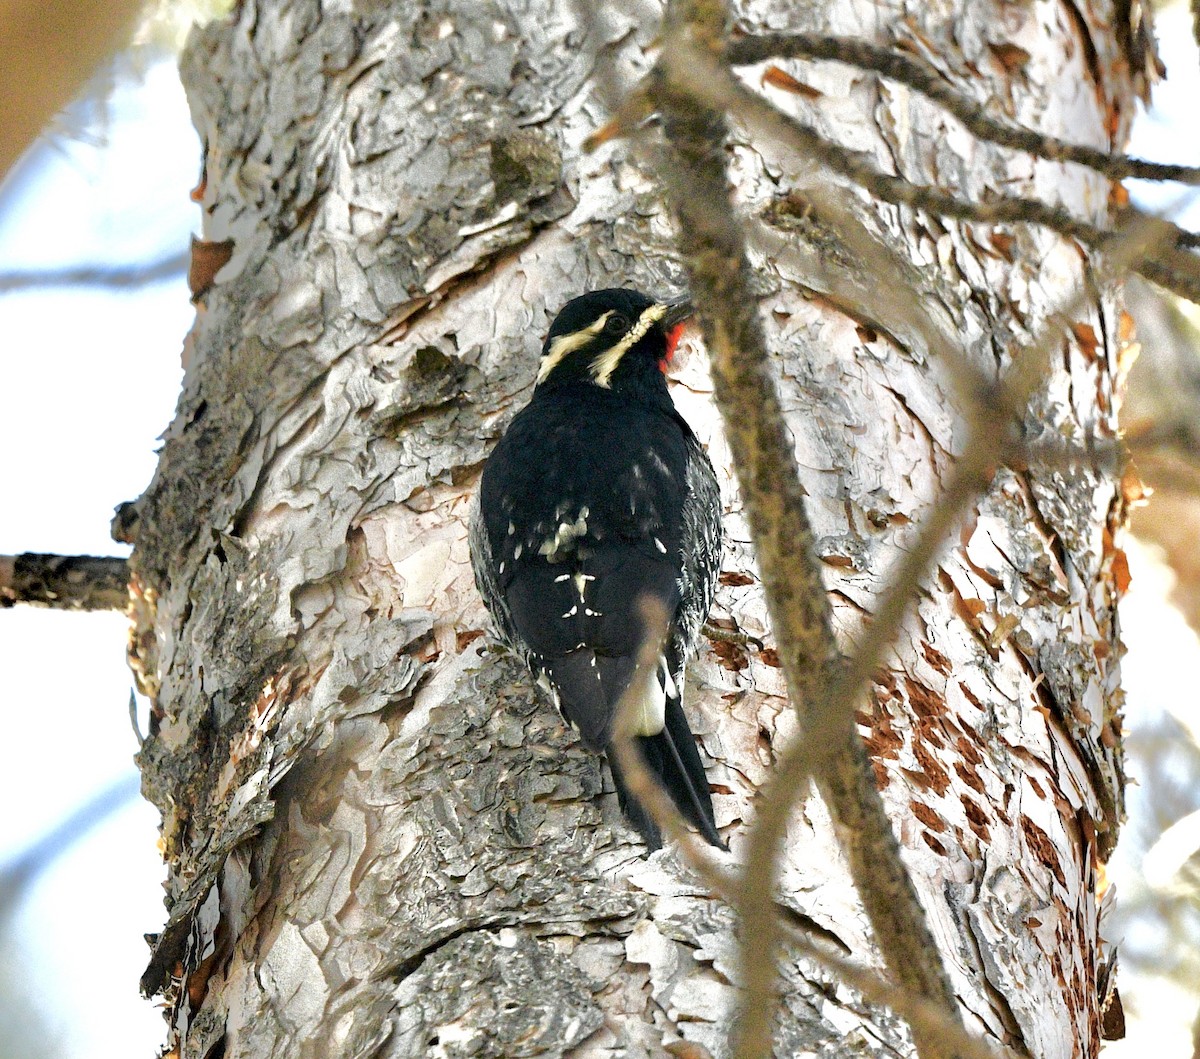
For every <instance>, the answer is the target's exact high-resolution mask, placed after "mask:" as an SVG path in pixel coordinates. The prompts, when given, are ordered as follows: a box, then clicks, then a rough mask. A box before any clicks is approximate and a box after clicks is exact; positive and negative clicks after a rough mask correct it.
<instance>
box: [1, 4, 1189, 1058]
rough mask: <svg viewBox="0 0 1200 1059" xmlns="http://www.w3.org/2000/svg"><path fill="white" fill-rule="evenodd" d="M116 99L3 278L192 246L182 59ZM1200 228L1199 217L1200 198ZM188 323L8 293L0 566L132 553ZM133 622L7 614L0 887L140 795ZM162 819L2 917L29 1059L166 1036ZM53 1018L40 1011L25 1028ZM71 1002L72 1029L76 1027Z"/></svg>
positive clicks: (127, 1050) (1152, 1041) (1172, 122)
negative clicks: (89, 821)
mask: <svg viewBox="0 0 1200 1059" xmlns="http://www.w3.org/2000/svg"><path fill="white" fill-rule="evenodd" d="M1159 35H1160V38H1161V40H1162V52H1163V58H1164V61H1165V62H1166V63H1167V66H1168V69H1169V72H1170V80H1169V81H1168V82H1167V83H1166V84H1165V85H1163V86H1160V88H1159V90H1158V92H1157V93H1156V99H1157V102H1158V105H1159V108H1160V113H1161V114H1162V117H1161V118H1159V117H1155V118H1151V119H1149V120H1144V121H1141V122H1139V124H1138V126H1137V131H1136V136H1135V142H1134V144H1133V150H1134V151H1135V152H1136V153H1140V154H1143V155H1145V156H1148V157H1153V158H1156V159H1159V160H1162V161H1178V162H1192V163H1200V136H1197V135H1196V132H1195V129H1196V126H1195V123H1194V117H1195V114H1194V112H1195V100H1197V99H1200V76H1198V73H1197V72H1198V70H1200V63H1198V61H1197V56H1196V53H1195V50H1194V46H1192V45H1191V33H1190V27H1189V26H1188V24H1187V13H1186V9H1185V8H1184V7H1183V6H1182V5H1179V6H1177V7H1176V8H1175V9H1173V10H1172V11H1171V12H1168V13H1167V14H1165V15H1163V16H1160V21H1159ZM108 109H109V114H110V117H109V123H108V126H107V128H102V129H98V130H94V136H95V137H96V138H97V140H98V142H97V143H95V144H92V143H83V142H79V141H71V140H65V139H61V138H60V139H57V140H55V141H54V142H53V144H52V145H46V144H44V145H43V146H41V147H40V148H38V149H37V150H36V152H35V153H34V155H33V156H32V157H31V158H30V159H28V160H27V162H26V164H25V165H24V167H23V168H22V169H21V170H20V171H19V172H18V174H16V176H15V178H14V179H13V180H11V181H10V182H9V183H8V184H7V185H5V186H4V187H3V189H0V275H2V274H5V273H8V272H11V271H14V270H18V269H20V270H27V269H59V268H63V267H68V266H78V265H99V266H108V267H112V266H117V265H122V264H133V263H138V262H144V261H150V260H157V259H159V258H162V257H167V256H170V255H172V254H175V253H178V252H179V251H181V250H182V249H184V248H185V247H186V245H187V241H188V237H189V234H190V233H191V232H192V231H193V229H194V226H195V225H196V224H197V220H198V218H197V210H196V207H195V205H194V204H193V203H191V202H190V201H189V199H188V191H189V189H190V188H191V187H192V185H193V184H194V183H195V182H196V179H197V171H198V163H199V148H198V144H197V142H196V137H195V134H194V132H193V131H192V128H191V124H190V121H189V119H188V113H187V107H186V103H185V101H184V97H183V93H182V89H181V88H180V86H179V83H178V78H177V76H176V74H175V72H174V68H173V65H172V64H171V63H161V64H159V65H157V66H154V67H153V68H152V69H151V70H150V71H149V72H148V74H147V75H146V77H145V79H144V81H143V82H141V83H128V84H126V85H124V86H123V87H120V88H119V89H118V90H117V91H116V93H115V95H114V97H113V98H112V100H111V104H110V107H109V108H108ZM1180 129H1186V130H1187V133H1186V135H1181V134H1180V132H1179V130H1180ZM89 135H92V134H89ZM1177 194H1178V191H1177V189H1175V188H1171V189H1169V190H1168V192H1167V195H1168V198H1172V197H1174V196H1176V195H1177ZM1149 200H1150V196H1149V195H1147V196H1146V201H1147V202H1149ZM1187 219H1188V220H1189V221H1190V222H1191V223H1192V225H1193V226H1198V225H1200V204H1194V205H1193V208H1192V210H1191V212H1190V215H1189V216H1188V217H1187ZM191 318H192V310H191V306H190V305H189V303H188V297H187V291H186V287H185V285H184V283H183V280H182V278H176V279H173V280H170V281H167V282H163V283H158V284H155V285H153V286H149V287H145V288H142V289H140V290H137V291H131V292H113V291H109V290H96V289H83V288H77V289H70V290H60V289H50V290H40V291H39V290H31V291H23V292H20V293H15V294H4V293H0V336H3V338H2V339H0V342H2V343H3V344H2V345H0V350H2V352H3V354H4V364H5V386H6V398H7V400H6V401H5V408H4V414H3V415H0V454H2V456H0V460H2V462H0V480H2V481H3V483H4V491H3V505H4V507H3V511H4V517H3V518H0V554H6V553H15V552H21V551H51V552H62V553H66V554H74V553H94V554H114V553H121V552H124V551H126V550H127V549H123V548H120V547H118V546H117V545H114V544H113V543H112V541H111V540H110V538H109V534H108V521H109V518H110V517H111V512H112V509H113V507H114V506H115V505H116V504H118V503H120V502H121V501H123V500H128V499H132V498H134V497H136V496H138V495H139V494H140V493H141V492H142V490H143V489H144V488H145V486H146V484H147V482H148V481H149V479H150V477H151V475H152V473H153V470H154V464H155V448H156V441H155V439H156V437H157V435H158V434H159V433H161V431H162V430H163V429H164V428H165V427H166V425H167V423H168V422H169V420H170V418H171V414H172V410H173V407H174V402H175V397H176V394H177V392H178V387H179V378H180V369H179V350H180V345H181V342H182V339H183V336H184V334H185V332H186V330H187V328H188V326H189V325H190V322H191ZM1145 355H1150V354H1149V353H1147V354H1145ZM1134 562H1135V567H1134V570H1135V579H1134V584H1133V589H1132V591H1131V594H1130V597H1129V599H1128V601H1127V604H1126V610H1125V628H1126V630H1127V639H1128V642H1129V645H1130V652H1129V655H1128V656H1127V658H1126V661H1125V670H1126V678H1127V680H1126V683H1127V690H1128V692H1129V716H1130V718H1131V719H1132V720H1133V723H1135V724H1136V723H1138V718H1139V717H1141V718H1153V717H1154V716H1155V715H1156V714H1157V713H1159V712H1160V704H1161V703H1162V702H1164V701H1166V700H1167V699H1168V698H1169V696H1170V693H1171V689H1173V688H1179V687H1188V688H1190V687H1192V686H1193V685H1194V673H1195V670H1196V668H1197V667H1198V665H1200V662H1197V661H1196V660H1195V658H1196V654H1195V652H1196V651H1197V645H1196V640H1195V637H1194V635H1192V634H1191V632H1190V630H1189V629H1187V627H1186V626H1185V625H1184V624H1183V623H1182V620H1181V619H1179V618H1178V616H1177V615H1175V614H1174V612H1166V611H1165V610H1164V607H1163V603H1162V595H1161V593H1162V592H1163V591H1164V588H1163V578H1164V577H1165V576H1167V575H1164V574H1163V573H1162V572H1161V571H1157V572H1156V570H1155V567H1154V566H1153V560H1152V559H1151V558H1150V557H1149V556H1146V555H1142V554H1141V553H1135V555H1134ZM125 631H126V625H125V621H124V619H123V618H122V617H120V616H118V615H112V614H109V615H72V614H59V613H52V612H47V611H35V610H30V609H16V610H9V611H0V703H2V705H0V709H2V711H3V713H2V715H3V717H4V718H5V721H6V732H5V735H6V738H5V739H4V740H3V742H0V805H4V806H5V807H6V810H5V812H4V813H3V815H2V816H0V876H2V873H3V870H4V868H5V867H6V866H7V865H8V864H10V863H11V861H12V859H13V858H14V857H16V856H17V855H18V854H20V853H21V852H22V851H24V850H26V849H27V848H28V847H29V845H30V844H31V843H32V842H33V841H34V840H35V839H37V838H38V837H39V836H42V835H44V834H45V833H46V832H47V830H48V829H50V828H51V827H53V826H54V825H55V824H57V823H58V822H60V821H61V820H63V818H64V817H66V816H67V815H68V814H69V813H70V812H71V811H72V810H73V809H75V808H76V807H78V806H79V805H81V804H82V803H84V802H85V801H87V800H88V799H89V798H91V797H94V796H95V795H97V794H98V793H99V792H102V791H104V790H106V789H108V788H110V787H111V786H112V785H113V784H114V783H121V782H122V781H124V782H125V783H126V784H127V787H126V788H125V789H126V791H128V790H129V788H130V787H132V786H133V785H135V784H136V773H135V771H134V769H133V766H132V754H133V753H134V751H135V749H136V744H135V741H134V735H133V732H132V729H131V726H130V723H129V720H128V716H127V702H128V698H129V690H130V684H131V678H130V674H129V671H128V669H127V668H126V666H125V661H124V644H125ZM1189 652H1190V654H1189ZM1136 797H1137V796H1136V791H1135V793H1134V795H1133V798H1132V801H1133V802H1134V803H1135V804H1136ZM156 828H157V814H156V813H155V811H154V810H152V809H151V808H150V807H149V806H148V805H147V804H145V803H143V802H141V801H140V799H137V798H128V800H126V801H125V804H124V808H122V809H121V810H120V811H119V812H117V813H116V814H115V815H112V816H110V817H108V818H107V820H106V822H105V823H104V824H102V825H100V826H98V827H96V828H95V829H94V830H92V831H91V832H90V834H89V835H88V837H87V838H86V839H84V840H83V841H81V842H78V843H76V844H74V845H72V846H71V847H70V848H69V850H68V852H67V853H65V854H64V855H63V856H61V857H59V858H58V859H56V860H54V861H53V862H52V863H51V864H50V865H49V866H48V867H47V868H46V870H45V871H44V872H42V873H41V874H40V875H39V876H38V877H37V878H36V880H34V882H33V883H32V884H31V885H30V886H29V887H28V888H27V889H26V890H25V891H23V892H22V895H21V897H20V899H19V900H18V902H17V904H16V906H15V907H13V908H4V907H0V1023H4V1024H5V1025H6V1032H8V1030H7V1027H9V1026H13V1025H14V1021H13V1020H14V1019H15V1020H17V1022H18V1023H21V1022H24V1023H25V1024H24V1025H23V1026H21V1025H19V1024H18V1025H17V1028H18V1030H20V1029H22V1028H23V1029H24V1030H25V1031H26V1033H25V1036H26V1037H27V1038H28V1039H27V1041H26V1042H23V1043H24V1047H23V1049H22V1050H23V1053H24V1055H25V1056H26V1057H28V1059H37V1057H39V1056H42V1055H46V1056H50V1055H53V1056H55V1057H56V1059H110V1057H111V1059H118V1057H119V1059H131V1057H137V1056H146V1057H149V1056H151V1055H153V1054H156V1052H157V1049H158V1047H159V1045H160V1044H161V1043H162V1040H163V1038H164V1032H163V1024H162V1021H161V1018H160V1016H159V1014H158V1013H157V1012H156V1011H155V1010H154V1009H152V1007H151V1006H150V1005H149V1004H148V1003H146V1002H145V1001H142V1000H140V999H139V998H138V997H137V992H136V983H137V979H138V977H139V975H140V974H141V971H142V969H143V967H144V965H145V962H146V956H147V952H148V950H147V948H146V945H145V943H144V942H143V940H142V938H141V935H142V934H143V933H145V932H148V931H153V930H156V929H158V927H159V926H160V924H161V921H162V915H163V913H162V901H161V885H160V884H161V880H162V877H163V869H162V866H161V864H160V862H159V859H158V856H157V853H156V852H155V847H154V843H155V839H156V837H157V832H156ZM1137 867H1138V865H1137V864H1136V863H1130V862H1129V859H1128V857H1125V859H1121V858H1118V861H1117V863H1116V864H1114V866H1113V876H1114V878H1117V879H1119V880H1120V881H1119V882H1118V886H1119V888H1120V887H1124V886H1133V885H1136V878H1137ZM16 969H19V973H15V974H14V971H15V970H16ZM1121 981H1122V992H1123V994H1124V996H1125V998H1126V1004H1127V1007H1130V1008H1133V1007H1134V1003H1131V1001H1135V1002H1136V1006H1137V1008H1138V1009H1139V1010H1140V1011H1141V1013H1142V1014H1143V1016H1144V1018H1143V1019H1142V1020H1141V1021H1140V1022H1131V1025H1130V1031H1131V1035H1130V1039H1129V1041H1128V1044H1127V1045H1126V1046H1125V1047H1124V1048H1123V1049H1122V1051H1121V1054H1122V1055H1124V1054H1128V1055H1129V1056H1130V1057H1133V1056H1134V1055H1139V1056H1140V1055H1143V1054H1147V1053H1148V1052H1149V1050H1150V1049H1151V1048H1153V1049H1154V1050H1155V1054H1157V1055H1159V1056H1161V1059H1173V1057H1174V1056H1179V1057H1180V1059H1185V1057H1186V1056H1187V1055H1189V1054H1190V1050H1189V1048H1190V1046H1188V1045H1187V1042H1186V1032H1187V1024H1188V1022H1189V1021H1190V1019H1191V1017H1192V1014H1193V1010H1192V1009H1191V1008H1189V1007H1186V1006H1185V1004H1184V1002H1183V1001H1182V1000H1181V999H1180V997H1178V996H1177V995H1175V994H1174V993H1172V992H1170V991H1169V990H1166V989H1163V988H1157V987H1156V988H1152V989H1149V990H1145V991H1143V992H1141V993H1136V991H1135V990H1134V989H1133V988H1131V987H1132V986H1133V985H1134V984H1135V983H1134V982H1132V981H1131V980H1130V979H1129V976H1127V975H1123V976H1122V979H1121ZM1189 1003H1194V1002H1189ZM22 1005H25V1007H24V1008H22ZM39 1010H40V1011H41V1012H42V1019H43V1021H42V1022H41V1023H40V1024H39V1023H37V1022H33V1021H28V1020H29V1019H31V1018H32V1016H31V1015H30V1014H29V1011H39ZM72 1012H74V1013H75V1014H76V1015H77V1020H75V1021H71V1020H67V1019H65V1016H67V1015H69V1014H70V1013H72ZM85 1027H86V1029H85ZM9 1043H12V1042H11V1041H10V1042H9ZM1117 1051H1118V1050H1117V1049H1113V1050H1112V1053H1111V1055H1112V1059H1117Z"/></svg>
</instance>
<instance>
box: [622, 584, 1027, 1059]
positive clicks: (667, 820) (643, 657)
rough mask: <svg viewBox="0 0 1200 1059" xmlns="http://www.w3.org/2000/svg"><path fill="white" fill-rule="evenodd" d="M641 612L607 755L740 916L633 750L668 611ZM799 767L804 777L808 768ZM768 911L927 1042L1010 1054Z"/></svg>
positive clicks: (709, 859) (964, 1054)
mask: <svg viewBox="0 0 1200 1059" xmlns="http://www.w3.org/2000/svg"><path fill="white" fill-rule="evenodd" d="M640 610H641V616H642V621H643V627H644V629H645V630H646V632H645V635H644V637H643V639H642V643H641V646H640V648H639V651H638V659H637V666H636V667H635V675H634V677H633V678H632V680H631V681H630V685H629V690H627V691H626V693H625V695H624V696H623V697H622V699H621V702H620V704H619V705H618V707H617V722H616V727H615V729H614V732H613V744H612V753H614V754H615V755H616V758H617V764H618V766H619V767H620V769H621V772H622V775H623V776H624V777H625V782H626V784H627V786H628V787H629V790H630V792H631V793H632V794H633V796H634V797H635V798H637V799H638V801H639V802H640V803H641V804H642V806H643V807H644V808H645V809H646V811H647V812H648V813H649V814H650V816H651V817H652V818H653V820H654V822H655V823H656V824H658V826H659V827H660V829H661V830H662V831H663V832H664V834H667V835H669V836H670V837H671V838H672V839H673V840H674V841H675V843H676V845H677V848H678V850H679V852H680V853H681V855H682V856H683V859H684V861H685V862H686V863H687V865H688V867H689V868H691V869H692V870H693V871H694V872H695V873H696V875H698V876H699V877H700V879H701V880H702V881H703V882H704V883H706V884H707V885H708V887H709V888H710V890H711V892H712V893H713V895H714V896H716V897H718V898H720V899H721V900H723V901H725V902H726V903H727V904H728V905H729V906H730V907H731V908H734V909H740V908H742V907H744V905H745V903H746V885H747V884H746V882H745V881H744V880H743V879H742V878H741V877H740V876H738V875H737V874H735V873H733V872H731V871H730V870H729V869H727V868H725V867H724V866H723V865H722V864H721V863H720V862H719V861H718V860H717V858H716V857H715V856H714V854H713V852H712V850H711V848H710V847H709V846H707V845H706V844H704V843H703V842H701V841H700V840H699V839H698V838H697V837H696V835H694V834H693V833H692V832H691V831H690V830H689V829H688V826H687V824H686V822H685V821H684V819H683V816H682V815H681V814H680V812H679V810H678V808H676V806H675V804H674V802H672V801H671V799H670V798H669V797H668V796H667V794H666V792H665V791H664V790H663V789H662V787H660V786H659V784H658V783H656V782H655V781H654V778H653V777H652V776H651V774H650V770H649V769H648V768H647V767H646V764H645V762H644V761H643V760H642V756H641V754H639V753H638V751H637V746H636V743H635V741H634V733H635V719H636V717H637V712H638V707H639V703H638V694H639V693H638V689H639V688H641V687H642V686H643V682H642V681H641V680H640V679H639V674H646V673H652V672H653V671H654V670H655V669H656V668H657V666H658V659H659V655H660V653H661V651H662V645H663V643H664V642H665V640H666V637H667V621H668V615H667V611H666V608H665V607H664V606H663V605H662V604H661V603H660V602H659V601H658V600H656V599H654V598H652V597H644V598H643V599H642V600H641V601H640ZM798 750H799V752H800V756H801V757H802V758H804V759H805V760H806V761H807V759H808V758H810V757H811V756H812V755H811V750H812V743H810V742H808V741H804V740H801V741H800V743H799V744H798ZM802 768H803V771H804V772H805V774H807V771H808V767H807V765H804V766H802ZM770 904H771V914H772V916H773V918H774V921H775V923H776V924H777V928H778V930H779V931H780V934H781V935H782V936H783V937H784V938H785V940H786V942H787V944H788V946H789V947H790V948H792V949H795V950H798V951H799V952H801V953H802V954H803V955H805V956H807V957H808V958H809V959H812V960H814V961H815V962H816V963H819V964H820V965H821V966H823V967H825V968H826V969H828V970H830V971H833V972H834V973H835V974H836V975H837V976H838V977H839V978H840V979H841V980H842V981H844V982H845V983H847V984H848V985H850V986H851V987H853V988H854V989H857V990H858V992H859V993H861V994H862V996H863V997H864V998H865V999H866V1000H868V1001H869V1002H871V1003H873V1004H880V1005H882V1006H885V1007H889V1008H891V1009H892V1010H893V1011H895V1012H897V1013H898V1014H899V1015H901V1016H902V1017H903V1018H905V1019H907V1020H908V1021H909V1022H910V1023H911V1024H912V1025H914V1026H918V1025H919V1026H921V1027H922V1028H923V1032H925V1033H927V1034H929V1035H930V1036H935V1035H940V1036H942V1037H944V1038H945V1039H946V1041H947V1043H948V1044H949V1045H950V1046H951V1047H952V1048H953V1049H954V1050H955V1053H956V1055H957V1056H958V1057H960V1059H1000V1057H1002V1056H1012V1055H1013V1054H1014V1053H1012V1052H1011V1051H1010V1050H1009V1049H1006V1048H999V1049H996V1048H993V1047H991V1046H990V1045H989V1044H988V1043H987V1042H986V1041H984V1040H982V1039H980V1038H979V1037H975V1036H973V1035H971V1034H970V1033H968V1032H967V1031H966V1029H965V1028H964V1027H963V1026H962V1025H961V1024H960V1023H959V1022H957V1021H956V1020H954V1019H952V1018H950V1017H949V1016H948V1014H947V1012H946V1011H945V1010H944V1009H943V1008H942V1007H939V1005H937V1004H935V1003H933V1002H931V1001H929V1000H926V999H925V998H924V997H922V996H920V995H918V994H914V993H912V992H910V991H908V990H906V989H905V988H904V987H903V986H897V985H893V984H892V983H891V982H889V981H887V980H886V979H884V978H882V977H880V975H879V974H877V973H876V972H874V971H872V970H870V969H869V968H866V967H863V966H862V965H861V964H858V963H855V962H853V961H851V960H848V959H846V957H845V956H844V955H842V954H841V953H840V952H836V951H834V949H833V947H832V945H831V943H830V942H829V941H828V940H824V939H822V938H821V936H820V934H819V933H815V932H814V925H813V924H811V922H806V921H805V920H804V919H803V918H802V917H801V916H800V915H799V913H797V912H795V911H793V910H792V909H790V908H788V907H786V906H784V905H781V904H779V903H777V902H776V901H775V900H774V899H772V900H771V902H770ZM742 933H743V936H744V937H746V938H754V939H755V942H756V944H757V941H758V937H757V935H755V934H754V933H753V931H752V930H751V928H750V927H749V925H748V924H746V923H743V925H742Z"/></svg>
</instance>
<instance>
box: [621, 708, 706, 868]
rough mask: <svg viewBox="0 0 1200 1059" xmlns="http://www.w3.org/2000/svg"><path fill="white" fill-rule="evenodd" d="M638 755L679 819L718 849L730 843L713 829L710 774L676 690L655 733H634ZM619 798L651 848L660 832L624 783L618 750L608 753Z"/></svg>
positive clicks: (659, 842)
mask: <svg viewBox="0 0 1200 1059" xmlns="http://www.w3.org/2000/svg"><path fill="white" fill-rule="evenodd" d="M636 742H637V744H638V749H639V750H640V751H641V755H642V760H643V761H644V762H645V763H646V767H647V768H648V769H649V770H650V773H651V775H653V776H654V778H655V779H656V780H657V781H658V782H659V784H660V785H661V786H662V788H663V790H665V791H666V792H667V793H668V794H669V795H670V796H671V801H673V802H674V803H675V807H676V808H677V809H678V810H679V812H680V813H681V814H682V815H683V818H684V819H685V820H687V821H688V822H689V823H690V824H692V825H693V826H694V827H695V828H696V830H697V831H699V832H700V834H702V835H703V836H704V837H705V839H707V840H708V841H709V842H710V843H711V844H712V845H714V846H716V847H717V848H718V849H727V848H728V847H727V846H726V845H725V843H724V842H723V841H722V840H721V836H720V834H719V833H718V832H717V827H716V821H715V820H714V819H713V807H712V798H711V796H710V795H709V792H708V777H707V776H705V774H704V765H703V764H702V763H701V761H700V752H699V751H698V750H697V749H696V740H695V737H694V736H693V735H692V730H691V729H690V728H689V727H688V723H687V718H686V717H685V716H684V713H683V707H682V706H681V705H680V702H679V698H678V697H677V696H676V695H670V696H668V698H667V704H666V724H665V726H664V727H663V730H662V731H661V732H659V733H658V734H657V735H650V736H638V737H637V740H636ZM608 764H609V767H610V768H611V769H612V774H613V782H614V783H615V784H616V787H617V798H618V799H619V800H620V803H621V809H622V810H623V811H624V813H625V816H626V817H627V818H628V820H629V822H630V823H631V824H633V826H634V827H635V828H636V829H637V831H638V833H639V834H640V835H641V836H642V839H643V840H644V841H645V843H646V845H647V846H649V847H650V848H651V849H658V848H659V847H661V846H662V834H661V832H660V831H659V829H658V825H657V824H655V822H654V820H653V819H652V818H651V816H650V814H649V813H648V812H646V809H645V807H644V806H643V805H642V804H641V803H640V802H639V801H638V800H637V799H636V798H635V797H634V796H633V794H632V793H631V792H630V791H629V788H628V787H627V785H626V783H625V777H624V775H623V774H622V772H621V767H620V765H619V764H618V763H617V756H616V754H614V753H612V752H611V749H610V752H609V754H608Z"/></svg>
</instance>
